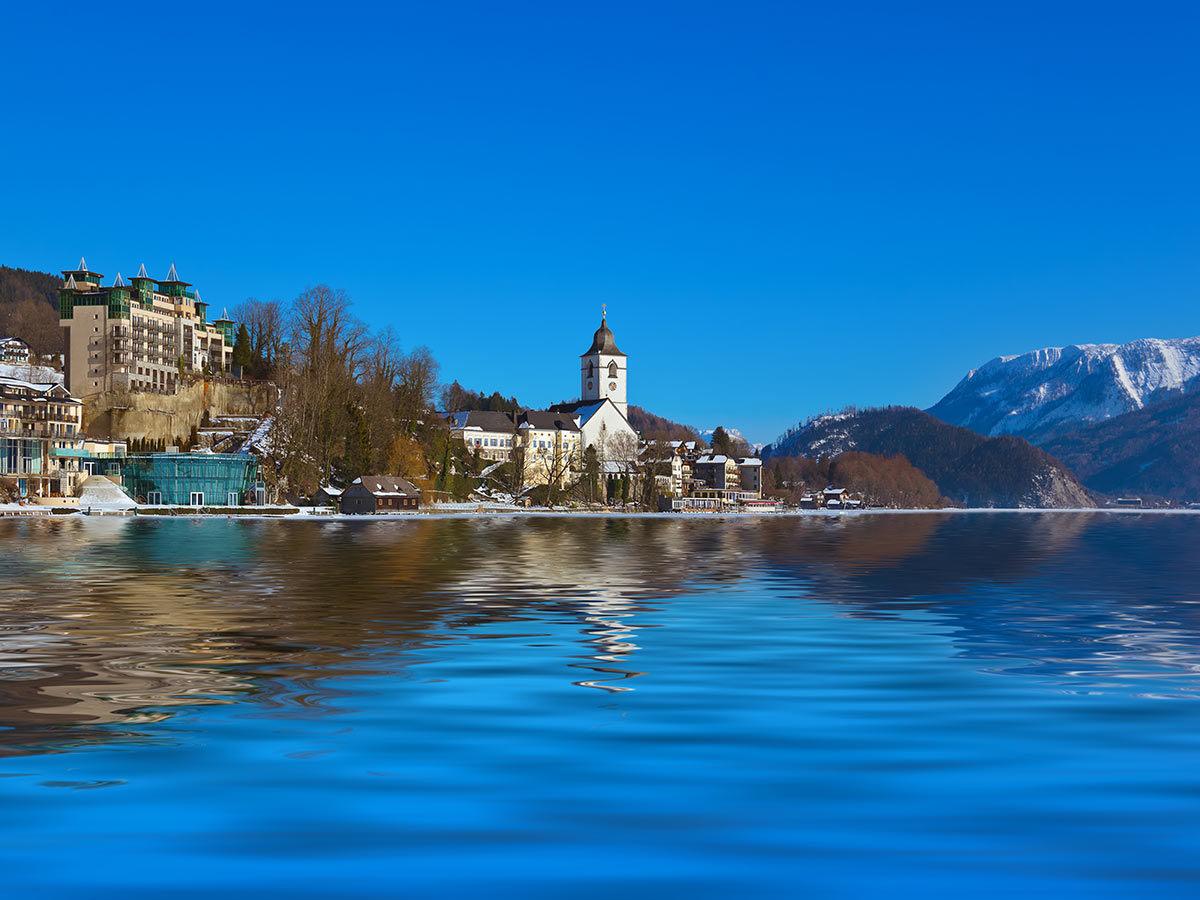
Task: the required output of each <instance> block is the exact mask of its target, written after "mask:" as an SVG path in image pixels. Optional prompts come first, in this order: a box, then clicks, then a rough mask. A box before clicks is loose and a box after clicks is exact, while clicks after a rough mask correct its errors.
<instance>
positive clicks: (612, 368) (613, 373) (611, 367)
mask: <svg viewBox="0 0 1200 900" xmlns="http://www.w3.org/2000/svg"><path fill="white" fill-rule="evenodd" d="M608 377H609V378H616V377H617V364H616V362H610V363H609V364H608Z"/></svg>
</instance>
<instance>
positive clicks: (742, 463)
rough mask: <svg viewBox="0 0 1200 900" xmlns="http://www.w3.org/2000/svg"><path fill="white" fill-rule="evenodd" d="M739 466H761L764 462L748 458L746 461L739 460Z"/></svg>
mask: <svg viewBox="0 0 1200 900" xmlns="http://www.w3.org/2000/svg"><path fill="white" fill-rule="evenodd" d="M738 465H739V466H761V465H762V460H761V459H755V458H754V457H753V456H747V457H745V458H744V459H739V460H738Z"/></svg>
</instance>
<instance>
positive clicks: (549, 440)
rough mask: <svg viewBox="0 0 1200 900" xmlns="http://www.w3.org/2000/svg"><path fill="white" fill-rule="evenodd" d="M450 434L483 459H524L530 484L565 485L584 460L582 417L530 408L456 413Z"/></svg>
mask: <svg viewBox="0 0 1200 900" xmlns="http://www.w3.org/2000/svg"><path fill="white" fill-rule="evenodd" d="M450 434H451V435H453V436H454V437H458V438H461V439H462V441H463V443H464V444H466V446H467V449H468V450H472V451H474V452H476V453H478V454H479V456H480V458H481V459H485V460H491V461H493V462H510V461H512V460H513V459H516V458H519V459H521V460H522V462H523V465H524V480H525V482H526V483H527V484H547V483H549V482H551V481H554V482H556V483H559V484H562V483H565V482H566V481H567V480H569V479H568V473H570V472H572V471H575V470H577V469H578V468H579V464H580V461H581V458H582V457H581V454H582V451H583V445H582V441H581V436H580V431H579V422H578V418H577V417H575V416H573V415H569V414H564V413H559V412H553V411H549V412H544V411H540V410H533V409H527V410H525V411H524V412H520V413H502V412H485V411H480V410H471V411H469V412H459V413H453V414H452V415H451V417H450Z"/></svg>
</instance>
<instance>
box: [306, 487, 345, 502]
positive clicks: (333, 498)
mask: <svg viewBox="0 0 1200 900" xmlns="http://www.w3.org/2000/svg"><path fill="white" fill-rule="evenodd" d="M341 498H342V489H341V488H340V487H334V486H333V485H331V484H323V485H321V486H320V487H319V488H317V492H316V493H315V494H313V496H312V502H313V506H337V505H338V501H339V500H341Z"/></svg>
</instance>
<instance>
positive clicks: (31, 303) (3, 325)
mask: <svg viewBox="0 0 1200 900" xmlns="http://www.w3.org/2000/svg"><path fill="white" fill-rule="evenodd" d="M61 285H62V278H60V277H59V276H58V275H51V274H50V273H49V272H33V271H30V270H29V269H15V268H11V267H9V266H0V337H19V338H21V339H22V340H23V341H25V342H26V343H27V344H29V348H30V349H31V350H32V351H33V352H34V353H36V354H37V355H38V356H42V357H45V356H50V355H54V354H59V353H62V349H63V338H62V329H61V328H60V327H59V324H58V289H59V287H60V286H61Z"/></svg>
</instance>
